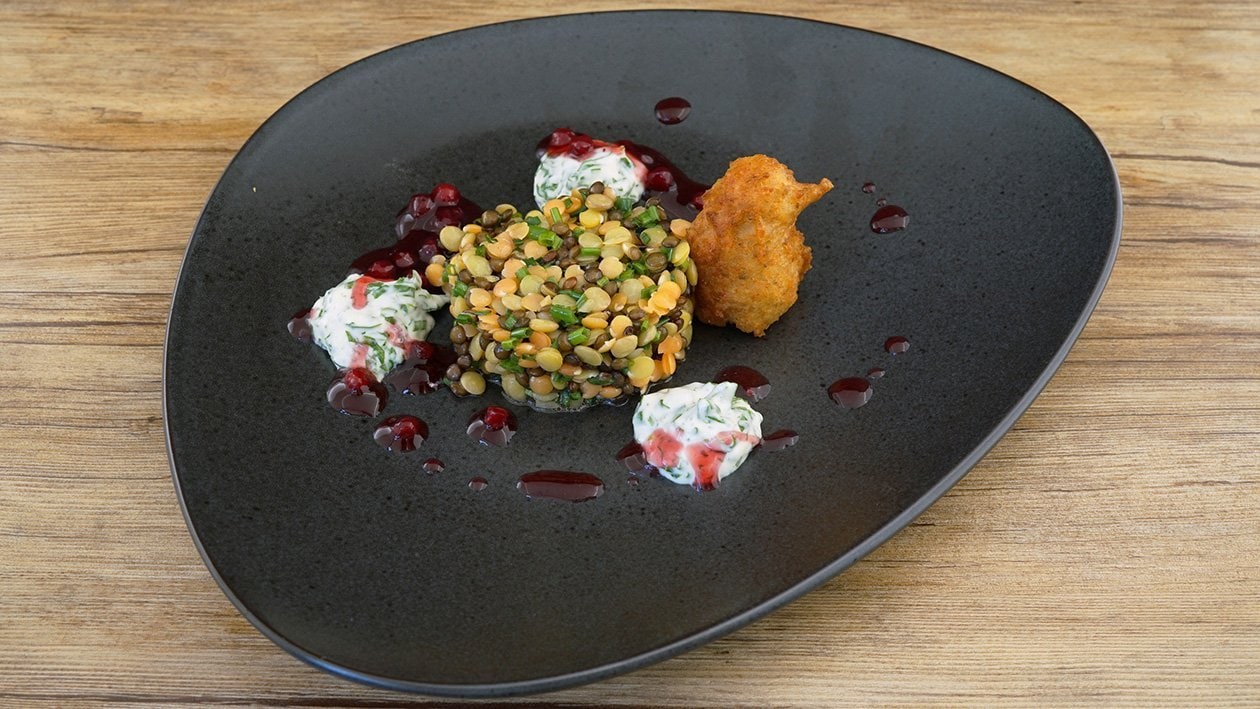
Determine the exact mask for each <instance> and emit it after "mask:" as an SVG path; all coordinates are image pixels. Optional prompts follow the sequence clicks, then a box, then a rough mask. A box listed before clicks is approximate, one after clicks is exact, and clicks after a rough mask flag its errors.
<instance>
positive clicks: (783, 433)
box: [760, 428, 801, 452]
mask: <svg viewBox="0 0 1260 709" xmlns="http://www.w3.org/2000/svg"><path fill="white" fill-rule="evenodd" d="M799 440H801V435H800V434H799V433H797V432H796V431H793V430H792V429H790V428H781V429H779V430H777V431H775V432H774V433H771V434H769V435H767V436H766V437H765V438H762V439H761V446H760V448H761V450H763V451H772V452H773V451H781V450H783V449H784V448H789V447H791V446H794V445H796V442H797V441H799Z"/></svg>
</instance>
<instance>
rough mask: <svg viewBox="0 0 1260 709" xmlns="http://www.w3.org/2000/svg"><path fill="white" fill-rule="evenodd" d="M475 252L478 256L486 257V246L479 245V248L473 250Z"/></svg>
mask: <svg viewBox="0 0 1260 709" xmlns="http://www.w3.org/2000/svg"><path fill="white" fill-rule="evenodd" d="M473 252H474V253H476V254H477V255H478V256H481V257H485V255H486V245H485V244H477V248H475V249H473Z"/></svg>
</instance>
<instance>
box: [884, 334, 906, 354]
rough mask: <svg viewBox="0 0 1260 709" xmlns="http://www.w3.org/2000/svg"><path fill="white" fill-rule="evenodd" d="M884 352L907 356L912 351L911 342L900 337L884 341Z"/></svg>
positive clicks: (895, 336)
mask: <svg viewBox="0 0 1260 709" xmlns="http://www.w3.org/2000/svg"><path fill="white" fill-rule="evenodd" d="M884 351H885V352H887V353H888V354H890V355H899V354H905V353H906V352H908V351H910V341H909V340H907V339H906V338H904V337H902V336H900V335H894V336H893V337H890V338H888V339H887V340H884Z"/></svg>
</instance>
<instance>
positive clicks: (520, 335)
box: [512, 327, 529, 340]
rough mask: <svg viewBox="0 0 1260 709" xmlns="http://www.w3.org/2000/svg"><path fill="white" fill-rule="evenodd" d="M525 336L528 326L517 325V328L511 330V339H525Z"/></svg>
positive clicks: (527, 333) (527, 332)
mask: <svg viewBox="0 0 1260 709" xmlns="http://www.w3.org/2000/svg"><path fill="white" fill-rule="evenodd" d="M526 337H529V328H528V327H518V328H516V329H515V330H512V339H514V340H523V339H525V338H526Z"/></svg>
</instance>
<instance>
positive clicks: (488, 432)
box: [468, 406, 517, 446]
mask: <svg viewBox="0 0 1260 709" xmlns="http://www.w3.org/2000/svg"><path fill="white" fill-rule="evenodd" d="M516 428H517V424H516V414H513V413H512V412H511V411H508V410H507V409H505V408H503V407H502V406H487V407H486V408H484V409H482V410H481V411H478V412H477V413H475V414H473V416H472V418H470V419H469V420H468V437H469V438H472V439H473V440H474V441H477V442H478V443H481V444H482V445H487V446H506V445H507V444H508V442H509V441H511V440H512V436H515V435H516Z"/></svg>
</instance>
